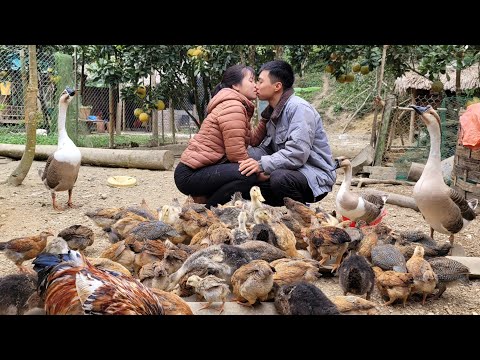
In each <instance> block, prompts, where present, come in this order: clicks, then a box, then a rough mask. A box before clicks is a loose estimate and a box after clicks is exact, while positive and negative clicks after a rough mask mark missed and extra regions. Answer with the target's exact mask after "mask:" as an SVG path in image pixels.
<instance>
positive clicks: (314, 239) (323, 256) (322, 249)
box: [305, 226, 351, 273]
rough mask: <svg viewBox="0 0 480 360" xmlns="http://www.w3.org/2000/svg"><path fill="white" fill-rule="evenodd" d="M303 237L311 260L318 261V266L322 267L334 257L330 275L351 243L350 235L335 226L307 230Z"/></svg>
mask: <svg viewBox="0 0 480 360" xmlns="http://www.w3.org/2000/svg"><path fill="white" fill-rule="evenodd" d="M305 235H306V237H307V239H308V244H309V252H310V255H312V259H314V260H318V261H319V262H320V265H324V264H325V263H326V262H327V260H328V259H329V258H331V257H332V256H335V257H336V261H335V264H334V265H333V267H332V273H333V272H334V271H335V270H337V269H338V267H339V266H340V262H341V261H342V257H343V254H344V253H345V251H346V250H347V247H348V243H349V242H350V241H351V239H350V235H348V233H347V232H346V231H345V230H344V229H341V228H338V227H335V226H324V227H321V228H317V229H312V228H307V229H306V230H305Z"/></svg>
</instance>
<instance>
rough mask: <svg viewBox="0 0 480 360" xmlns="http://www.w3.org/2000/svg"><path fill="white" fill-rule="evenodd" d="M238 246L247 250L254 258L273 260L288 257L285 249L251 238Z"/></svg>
mask: <svg viewBox="0 0 480 360" xmlns="http://www.w3.org/2000/svg"><path fill="white" fill-rule="evenodd" d="M238 247H239V248H241V249H243V250H245V251H246V252H247V254H248V255H249V256H250V258H251V259H252V260H258V259H261V260H265V261H267V262H271V261H273V260H277V259H281V258H285V257H287V254H286V253H285V251H283V250H280V249H279V248H277V247H275V246H273V245H270V244H267V243H266V242H263V241H256V240H251V241H247V242H245V243H243V244H241V245H238Z"/></svg>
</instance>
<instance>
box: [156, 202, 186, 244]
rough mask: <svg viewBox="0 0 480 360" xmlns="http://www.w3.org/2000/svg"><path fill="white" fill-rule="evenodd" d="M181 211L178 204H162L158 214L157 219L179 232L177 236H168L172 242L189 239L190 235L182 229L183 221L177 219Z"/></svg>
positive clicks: (176, 242)
mask: <svg viewBox="0 0 480 360" xmlns="http://www.w3.org/2000/svg"><path fill="white" fill-rule="evenodd" d="M181 211H182V209H181V207H180V206H172V205H163V206H162V209H161V210H160V212H159V216H158V220H160V221H163V222H164V223H165V224H168V225H171V226H172V227H173V228H174V229H175V231H177V233H178V234H179V235H178V236H173V237H171V238H170V240H171V241H172V242H173V243H174V244H178V243H182V242H186V241H187V240H190V239H191V236H188V235H187V234H186V233H185V231H184V230H183V223H182V222H181V221H179V220H180V212H181Z"/></svg>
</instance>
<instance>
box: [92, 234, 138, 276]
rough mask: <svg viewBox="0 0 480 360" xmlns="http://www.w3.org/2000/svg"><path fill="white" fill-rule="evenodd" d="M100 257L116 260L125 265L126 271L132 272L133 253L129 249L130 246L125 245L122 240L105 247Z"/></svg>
mask: <svg viewBox="0 0 480 360" xmlns="http://www.w3.org/2000/svg"><path fill="white" fill-rule="evenodd" d="M100 257H102V258H106V259H109V260H112V261H115V262H118V263H119V264H122V265H123V266H125V267H126V268H127V270H128V271H130V272H131V273H133V264H134V262H135V253H134V252H133V251H132V250H131V249H130V247H128V246H126V245H125V241H124V240H122V241H119V242H117V243H116V244H113V245H111V246H110V247H109V248H107V249H105V250H104V251H103V253H102V254H101V255H100Z"/></svg>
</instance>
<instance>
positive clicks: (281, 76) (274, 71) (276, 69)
mask: <svg viewBox="0 0 480 360" xmlns="http://www.w3.org/2000/svg"><path fill="white" fill-rule="evenodd" d="M263 70H267V71H269V74H268V75H269V76H270V80H271V81H272V82H277V81H280V82H281V83H282V85H283V89H284V90H287V89H290V88H291V87H292V86H293V82H294V81H295V75H294V73H293V69H292V66H291V65H290V64H289V63H287V62H286V61H283V60H274V61H269V62H267V63H265V64H263V65H262V67H261V68H260V71H259V73H261V72H262V71H263Z"/></svg>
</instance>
